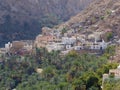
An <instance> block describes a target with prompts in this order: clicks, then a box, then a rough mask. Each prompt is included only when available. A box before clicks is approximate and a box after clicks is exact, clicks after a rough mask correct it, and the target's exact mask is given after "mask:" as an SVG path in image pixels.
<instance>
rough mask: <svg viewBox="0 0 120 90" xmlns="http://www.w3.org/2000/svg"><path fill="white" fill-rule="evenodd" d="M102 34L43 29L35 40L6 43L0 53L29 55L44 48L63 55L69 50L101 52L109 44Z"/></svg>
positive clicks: (74, 30) (75, 30)
mask: <svg viewBox="0 0 120 90" xmlns="http://www.w3.org/2000/svg"><path fill="white" fill-rule="evenodd" d="M102 34H104V31H101V32H97V31H96V32H92V33H91V32H90V33H86V32H82V33H80V32H79V30H77V29H70V30H66V29H65V28H63V29H59V30H58V29H50V28H48V27H43V28H42V33H41V34H39V35H38V36H37V37H36V39H35V40H21V41H13V42H12V43H10V42H8V43H7V44H5V47H4V48H0V53H1V54H5V53H12V54H21V55H22V54H31V52H32V51H33V49H34V48H46V49H47V50H48V51H49V52H51V51H53V50H54V51H57V50H59V51H61V53H63V54H66V53H68V52H69V51H71V50H76V51H82V50H88V51H103V50H104V49H106V48H107V46H108V44H109V43H108V42H105V41H104V39H103V38H102V37H101V35H102Z"/></svg>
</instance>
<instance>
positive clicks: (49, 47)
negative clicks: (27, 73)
mask: <svg viewBox="0 0 120 90" xmlns="http://www.w3.org/2000/svg"><path fill="white" fill-rule="evenodd" d="M46 49H47V50H48V52H51V51H52V50H55V51H57V50H60V51H61V50H64V45H63V44H62V43H49V44H48V45H46Z"/></svg>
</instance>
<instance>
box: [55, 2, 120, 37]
mask: <svg viewBox="0 0 120 90" xmlns="http://www.w3.org/2000/svg"><path fill="white" fill-rule="evenodd" d="M63 27H64V28H67V29H68V30H69V29H70V28H76V29H78V30H81V31H83V32H95V31H98V32H101V31H103V32H108V31H111V35H112V36H113V37H115V38H120V0H97V1H95V2H93V3H92V4H91V5H90V6H89V7H88V8H86V9H85V10H83V11H82V12H81V13H79V14H77V15H76V16H74V17H72V18H71V19H70V20H69V21H67V22H65V23H63V24H61V25H58V26H56V27H55V28H58V29H62V28H63ZM106 35H107V33H105V36H106Z"/></svg>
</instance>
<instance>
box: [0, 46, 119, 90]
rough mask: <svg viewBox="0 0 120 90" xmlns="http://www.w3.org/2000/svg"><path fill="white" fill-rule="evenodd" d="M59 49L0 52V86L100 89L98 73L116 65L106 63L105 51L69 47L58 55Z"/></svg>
mask: <svg viewBox="0 0 120 90" xmlns="http://www.w3.org/2000/svg"><path fill="white" fill-rule="evenodd" d="M59 53H60V52H59V51H52V52H50V53H49V52H47V50H46V49H45V48H43V49H36V55H33V56H24V57H21V56H9V57H8V56H2V57H1V59H3V60H4V62H3V63H1V64H0V87H1V89H0V90H6V89H7V90H12V89H14V88H16V89H17V90H101V88H100V86H101V83H102V74H103V73H108V71H109V69H111V68H116V66H117V64H114V63H113V64H111V63H108V61H107V57H106V56H105V55H102V56H99V57H98V56H95V55H89V54H81V55H79V54H78V53H77V52H75V51H71V52H70V53H68V54H67V55H66V56H62V57H61V56H60V55H59ZM106 53H108V52H106ZM37 68H41V69H43V71H42V73H37V72H36V69H37Z"/></svg>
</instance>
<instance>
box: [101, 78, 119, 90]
mask: <svg viewBox="0 0 120 90" xmlns="http://www.w3.org/2000/svg"><path fill="white" fill-rule="evenodd" d="M119 89H120V79H114V78H111V79H106V80H105V82H104V88H103V90H119Z"/></svg>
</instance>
